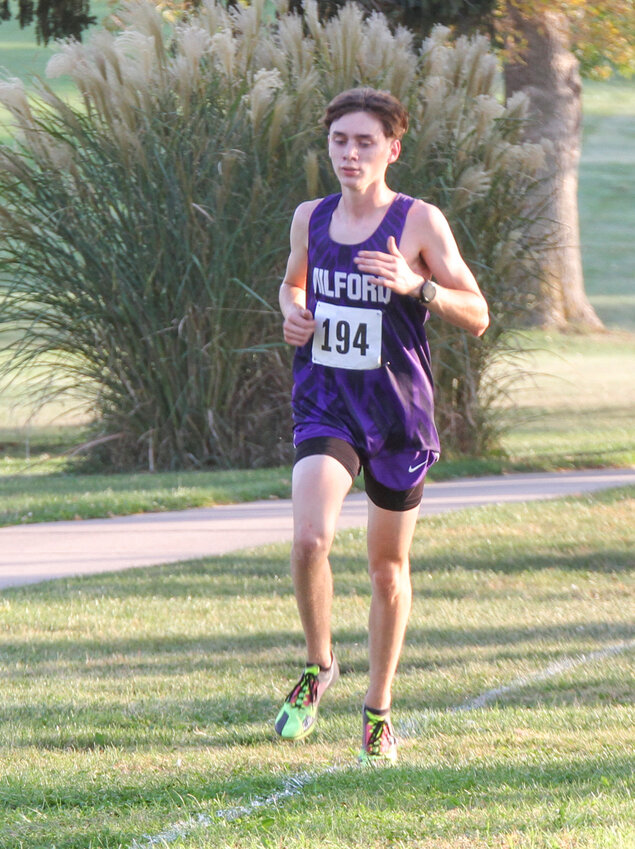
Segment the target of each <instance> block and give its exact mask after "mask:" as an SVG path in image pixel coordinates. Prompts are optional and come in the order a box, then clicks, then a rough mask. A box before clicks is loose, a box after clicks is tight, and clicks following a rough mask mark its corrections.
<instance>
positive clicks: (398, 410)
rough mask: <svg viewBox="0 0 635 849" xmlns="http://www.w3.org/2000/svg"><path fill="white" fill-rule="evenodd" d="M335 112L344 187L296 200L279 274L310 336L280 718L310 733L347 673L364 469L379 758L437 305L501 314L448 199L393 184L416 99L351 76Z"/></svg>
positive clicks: (426, 443) (298, 359)
mask: <svg viewBox="0 0 635 849" xmlns="http://www.w3.org/2000/svg"><path fill="white" fill-rule="evenodd" d="M323 123H324V124H325V126H326V128H327V129H328V150H329V156H330V158H331V162H332V164H333V168H334V170H335V173H336V175H337V178H338V180H339V182H340V186H341V193H340V194H337V195H331V196H329V197H326V198H322V199H318V200H312V201H308V202H306V203H302V204H300V206H299V207H298V208H297V209H296V211H295V214H294V217H293V222H292V224H291V252H290V255H289V260H288V264H287V270H286V274H285V277H284V281H283V283H282V285H281V287H280V308H281V310H282V313H283V316H284V324H283V331H284V338H285V340H286V341H287V342H288V343H289V344H290V345H294V346H295V347H296V353H295V358H294V366H293V375H294V389H293V396H292V407H293V417H294V444H295V447H296V459H295V465H294V469H293V482H292V493H293V518H294V536H293V549H292V553H291V571H292V575H293V582H294V589H295V594H296V599H297V604H298V610H299V614H300V619H301V621H302V626H303V629H304V635H305V639H306V645H307V656H308V661H307V665H306V667H305V669H304V672H303V673H302V675H301V677H300V680H299V681H298V683H297V684H296V686H295V687H294V688H293V690H292V691H291V692H290V693H289V695H288V696H287V699H286V701H285V703H284V705H283V706H282V709H281V710H280V712H279V714H278V716H277V718H276V723H275V727H276V731H277V732H278V733H279V734H280V735H281V736H282V737H283V738H286V739H293V740H297V739H300V738H302V737H305V736H306V735H307V734H309V733H310V732H311V731H312V730H313V729H314V727H315V720H316V717H317V709H318V703H319V701H320V699H321V697H322V695H323V693H324V691H325V690H326V689H327V688H328V687H329V686H331V684H333V683H334V682H335V681H336V680H337V678H338V677H339V670H338V665H337V660H336V659H335V657H334V656H333V653H332V651H331V630H330V615H331V602H332V595H333V583H332V575H331V568H330V564H329V560H328V557H329V552H330V548H331V544H332V541H333V537H334V533H335V525H336V521H337V518H338V515H339V512H340V509H341V507H342V502H343V500H344V497H345V495H346V494H347V492H348V490H349V489H350V487H351V484H352V481H353V480H354V478H355V477H356V476H357V474H358V473H359V471H360V469H361V468H363V469H364V482H365V488H366V493H367V496H368V499H369V504H368V563H369V572H370V580H371V588H372V598H371V605H370V618H369V662H370V670H369V686H368V691H367V693H366V698H365V701H364V707H363V711H362V721H363V732H362V750H361V753H360V758H359V759H360V762H361V763H373V764H374V763H378V762H382V761H387V762H394V761H395V760H396V757H397V747H396V740H395V736H394V733H393V730H392V725H391V722H390V713H389V712H390V706H391V689H392V681H393V677H394V675H395V672H396V669H397V664H398V661H399V655H400V653H401V647H402V643H403V639H404V635H405V630H406V625H407V620H408V615H409V612H410V602H411V584H410V562H409V550H410V544H411V541H412V536H413V533H414V528H415V522H416V520H417V515H418V512H419V503H420V501H421V495H422V491H423V481H424V478H425V475H426V471H427V469H428V468H429V466H430V465H431V464H432V463H434V462H435V460H436V459H437V458H438V452H439V442H438V436H437V432H436V429H435V426H434V417H433V388H432V377H431V369H430V354H429V349H428V343H427V340H426V334H425V330H424V323H425V321H426V319H427V318H428V313H429V312H433V313H436V314H437V315H438V316H440V317H441V318H442V319H445V320H446V321H449V322H450V323H452V324H454V325H456V326H458V327H462V328H464V329H465V330H467V331H469V332H471V333H473V334H474V335H475V336H480V335H481V334H482V333H484V332H485V329H486V328H487V325H488V320H489V319H488V313H487V304H486V302H485V299H484V298H483V296H482V294H481V292H480V290H479V288H478V285H477V283H476V281H475V279H474V277H473V276H472V273H471V272H470V270H469V268H468V267H467V265H466V264H465V262H464V261H463V259H462V258H461V256H460V254H459V250H458V248H457V245H456V242H455V240H454V237H453V236H452V233H451V231H450V228H449V225H448V223H447V221H446V219H445V217H444V216H443V214H442V213H441V212H440V210H439V209H437V208H436V207H434V206H431V205H430V204H428V203H424V202H423V201H421V200H414V199H413V198H411V197H408V196H406V195H403V194H397V193H396V192H394V191H392V189H390V188H389V186H388V185H387V184H386V170H387V168H388V166H389V165H390V164H391V163H392V162H395V161H396V160H397V158H398V157H399V154H400V151H401V141H400V140H401V138H402V136H403V134H404V132H405V131H406V129H407V126H408V115H407V112H406V110H405V108H404V107H403V106H402V104H401V103H400V102H399V101H398V100H396V99H395V98H394V97H392V95H390V94H388V93H386V92H381V91H376V90H374V89H369V88H358V89H351V90H350V91H345V92H343V93H342V94H340V95H338V96H337V97H335V98H334V100H332V101H331V103H330V104H329V105H328V107H327V109H326V113H325V115H324V118H323ZM432 276H434V277H435V278H436V280H437V281H438V282H436V283H433V282H432V281H431V280H430V277H432Z"/></svg>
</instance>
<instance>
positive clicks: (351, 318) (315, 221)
mask: <svg viewBox="0 0 635 849" xmlns="http://www.w3.org/2000/svg"><path fill="white" fill-rule="evenodd" d="M340 197H341V195H339V194H337V195H330V196H328V197H326V198H324V199H323V200H322V201H321V202H320V203H319V204H318V206H317V207H316V208H315V210H314V211H313V214H312V216H311V219H310V222H309V245H308V271H307V289H306V292H307V295H306V299H307V309H309V310H310V311H311V312H312V313H313V314H314V315H315V316H316V320H317V321H318V331H319V332H318V331H316V334H315V339H313V340H311V341H309V342H308V343H307V344H306V345H304V346H302V347H300V348H297V349H296V352H295V358H294V363H293V378H294V388H293V394H292V409H293V420H294V425H295V443H296V445H297V444H299V442H301V441H303V440H304V439H308V438H310V437H311V436H325V435H326V436H341V438H344V439H346V440H347V441H349V442H351V443H352V444H353V445H354V446H355V448H356V449H357V450H358V451H359V453H360V454H361V456H362V458H364V459H365V458H370V457H373V456H377V455H378V454H380V453H385V454H393V453H399V452H402V451H403V450H404V449H406V448H413V449H415V450H424V451H425V450H429V451H431V452H434V453H435V454H436V453H437V452H438V451H439V438H438V435H437V431H436V428H435V425H434V401H433V385H432V373H431V368H430V350H429V347H428V341H427V339H426V334H425V329H424V322H425V321H426V319H427V316H428V313H427V310H426V309H425V307H424V306H423V305H422V304H420V303H418V302H417V301H415V300H414V299H413V298H411V297H408V296H406V295H398V294H396V293H395V292H392V291H390V290H389V289H386V288H385V287H383V286H377V285H375V284H372V283H370V282H369V281H368V280H367V279H366V278H367V276H368V275H364V274H360V273H359V272H358V270H357V267H356V266H355V264H354V262H353V257H354V256H356V255H357V253H358V251H360V250H378V251H384V252H386V251H387V247H386V243H387V241H388V237H389V236H394V237H395V240H396V242H397V245H399V243H400V240H401V235H402V233H403V229H404V225H405V222H406V216H407V214H408V211H409V209H410V207H411V205H412V203H413V198H411V197H408V196H407V195H403V194H398V195H397V196H396V197H395V199H394V200H393V202H392V204H391V206H390V207H389V209H388V211H387V212H386V215H385V216H384V218H383V220H382V222H381V224H380V225H379V227H378V228H377V230H376V231H375V232H374V233H373V235H372V236H370V238H368V239H366V241H364V242H362V243H360V244H356V245H345V244H340V243H338V242H335V241H333V239H331V237H330V235H329V228H330V224H331V217H332V215H333V212H334V210H335V208H336V207H337V204H338V203H339V200H340Z"/></svg>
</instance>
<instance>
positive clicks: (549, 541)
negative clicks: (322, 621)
mask: <svg viewBox="0 0 635 849" xmlns="http://www.w3.org/2000/svg"><path fill="white" fill-rule="evenodd" d="M634 495H635V491H634V490H633V489H632V488H631V489H630V490H615V491H611V492H604V493H601V494H599V495H594V496H585V497H582V498H576V499H567V500H563V501H554V502H545V503H534V504H527V505H525V504H515V505H513V506H509V507H497V508H494V507H489V508H483V509H479V510H471V511H465V512H462V513H456V514H448V515H445V516H438V517H435V518H431V519H426V520H424V521H422V522H420V524H419V526H418V530H417V536H416V540H415V544H414V546H413V552H412V564H413V584H414V604H413V612H412V617H411V623H410V628H409V632H408V637H407V645H406V647H405V650H404V653H403V657H402V663H401V668H400V672H399V675H398V681H397V684H396V688H395V704H394V719H395V722H396V726H397V729H398V731H399V733H400V734H401V735H402V738H403V742H402V744H401V747H400V763H399V766H398V767H397V768H396V769H394V770H390V769H389V770H380V771H376V772H375V771H373V772H371V773H370V774H369V773H366V772H362V771H360V770H359V769H357V768H356V767H355V765H354V763H355V755H356V751H357V747H358V736H359V732H360V718H359V710H360V706H361V700H362V698H363V694H364V689H365V682H366V675H367V653H366V627H367V615H368V601H369V596H368V579H367V577H366V553H365V540H364V534H363V532H360V531H348V532H346V533H343V534H341V535H340V536H339V537H338V539H337V543H336V546H335V548H334V552H333V557H332V562H333V568H334V574H335V587H336V593H337V598H336V603H335V607H334V615H333V627H334V638H335V647H336V651H337V653H338V656H339V659H340V662H341V666H342V671H343V675H342V678H341V680H340V682H339V683H338V685H337V687H335V688H334V689H333V690H332V691H330V692H329V694H328V696H327V697H326V698H325V700H324V704H323V707H322V713H321V719H320V726H319V728H318V730H317V731H316V734H315V736H314V737H313V738H310V739H309V740H308V741H307V742H305V743H303V744H291V745H289V744H285V743H282V742H281V741H278V740H277V739H276V738H275V735H274V734H273V730H272V720H273V717H274V716H275V713H276V712H277V709H278V707H279V704H280V702H281V700H282V699H283V698H284V696H285V695H286V693H287V691H288V689H289V688H290V686H291V684H292V683H293V680H294V678H295V676H296V674H297V671H298V668H299V666H300V665H301V663H302V660H303V648H302V637H301V631H300V628H299V624H298V620H297V613H296V609H295V601H294V599H293V594H292V587H291V582H290V578H289V576H288V555H289V551H288V547H287V546H270V547H267V548H263V549H259V550H251V551H245V552H241V553H238V554H234V555H228V556H225V557H221V558H211V559H206V560H202V561H197V562H190V563H183V564H176V565H170V566H165V567H157V568H152V569H141V570H131V571H129V572H124V573H115V574H106V575H97V576H93V577H89V578H82V579H73V580H63V581H55V582H53V583H49V584H46V583H45V584H41V585H35V586H30V587H26V588H16V589H11V590H7V591H5V592H3V593H2V594H0V653H1V657H2V679H3V680H2V691H3V697H2V703H1V706H0V747H1V756H2V763H3V770H2V775H1V776H0V847H2V849H9V847H11V849H17V847H22V848H23V849H36V847H37V849H44V847H47V849H50V847H52V846H55V847H56V849H71V847H73V849H86V847H89V846H90V847H110V849H113V847H131V846H133V845H134V843H133V841H135V840H137V841H138V843H137V845H138V846H146V845H149V844H148V843H147V841H146V842H144V840H143V839H142V838H143V835H144V834H146V835H154V836H156V835H160V834H164V835H167V837H166V838H165V843H164V845H165V844H166V843H167V845H171V841H172V840H173V837H174V834H175V832H174V831H171V830H170V829H171V827H172V826H173V825H174V824H175V823H178V822H181V823H189V824H188V825H186V826H183V827H182V830H183V829H184V830H185V832H187V836H186V837H185V838H184V839H182V840H180V841H175V842H174V845H175V846H183V847H187V849H193V848H194V847H197V848H198V847H200V849H203V848H204V849H211V847H218V846H223V847H236V849H247V847H285V849H286V847H290V846H297V847H309V846H310V847H314V848H315V847H318V848H321V847H340V846H347V847H395V849H396V847H400V848H401V847H412V848H413V849H414V847H417V848H418V849H456V847H469V849H480V848H481V847H488V849H489V847H501V849H502V847H504V849H511V847H516V849H520V847H522V849H526V847H529V849H533V847H536V849H547V847H549V849H552V848H553V847H559V849H565V847H566V849H570V847H575V848H576V849H604V847H612V849H615V847H620V849H626V847H630V846H631V845H632V841H633V838H634V837H635V833H634V831H633V825H632V823H633V801H632V791H633V786H632V784H633V751H634V749H633V744H634V743H635V740H634V739H633V737H634V735H633V729H634V728H635V723H634V722H633V720H634V718H635V717H634V715H633V706H632V652H631V653H630V654H629V652H627V651H622V652H620V653H616V654H614V655H612V656H607V657H605V658H597V659H595V660H587V662H586V663H585V662H583V661H582V660H580V658H581V655H586V656H587V658H588V657H589V655H591V653H593V652H598V651H601V650H603V649H610V647H612V646H616V645H622V644H624V643H625V642H627V641H631V642H632V640H633V638H634V637H635V633H634V629H633V623H632V616H631V611H632V602H633V591H634V581H633V577H632V572H631V571H629V570H630V567H632V563H633V559H632V552H633V550H634V543H635V539H634V536H635V531H634V528H633V525H632V522H631V521H630V519H631V518H632V509H633V496H634ZM563 658H574V659H575V658H577V659H578V661H579V663H578V665H575V666H572V667H571V668H570V669H568V670H567V669H564V670H563V671H561V672H560V673H559V674H554V675H551V676H550V677H547V679H546V680H538V679H537V676H539V673H540V672H541V671H544V670H545V669H546V668H548V667H549V665H550V664H552V663H554V662H557V661H560V660H562V659H563ZM532 676H533V677H534V678H536V680H533V681H532ZM523 677H525V678H526V679H527V680H526V684H525V686H520V685H516V686H514V687H512V689H510V690H509V691H507V692H504V693H502V694H501V695H500V696H499V697H498V698H496V699H493V700H492V702H491V704H489V705H488V706H487V707H484V708H480V709H476V710H468V711H457V710H455V708H456V707H458V706H461V705H465V704H466V703H468V704H469V701H470V700H473V699H475V698H476V697H478V696H479V695H481V694H483V693H484V692H487V691H489V690H491V689H493V688H500V687H504V686H505V685H509V684H511V683H512V682H515V681H518V679H519V678H523ZM333 767H335V769H333ZM307 773H309V774H310V775H309V776H307ZM311 776H312V777H311ZM293 777H296V778H298V777H299V778H300V779H301V780H302V781H305V782H306V784H305V786H304V787H303V788H302V791H301V792H297V793H295V795H292V796H289V797H287V798H285V797H282V798H281V799H279V801H278V802H277V803H274V802H273V801H269V802H268V803H267V802H266V801H265V803H264V804H262V805H260V806H259V807H255V808H254V807H252V809H250V810H248V811H247V812H246V813H245V814H244V815H243V816H242V817H238V818H236V819H233V820H228V819H224V818H222V817H219V816H218V815H217V811H218V810H219V809H233V808H235V806H240V805H245V806H249V805H250V803H252V802H253V801H254V800H256V801H259V800H260V801H263V800H266V799H267V797H269V796H270V795H271V794H274V793H279V792H280V791H281V790H283V789H284V786H285V781H288V779H289V778H293ZM198 815H204V817H205V818H204V819H203V820H202V821H200V822H199V824H198V826H197V825H196V817H197V816H198ZM170 835H171V836H170ZM168 838H169V839H168ZM154 845H161V844H160V841H158V840H157V842H156V843H155V844H154Z"/></svg>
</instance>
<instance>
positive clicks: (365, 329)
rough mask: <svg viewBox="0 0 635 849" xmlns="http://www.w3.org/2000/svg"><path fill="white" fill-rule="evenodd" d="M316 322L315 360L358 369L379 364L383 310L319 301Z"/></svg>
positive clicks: (374, 366) (337, 366)
mask: <svg viewBox="0 0 635 849" xmlns="http://www.w3.org/2000/svg"><path fill="white" fill-rule="evenodd" d="M315 321H316V323H317V326H316V328H315V334H314V336H313V352H312V353H313V362H314V363H319V364H320V365H322V366H331V367H332V368H346V369H355V370H357V371H361V370H365V369H373V368H379V367H380V365H381V322H382V313H381V310H370V309H362V308H359V307H342V306H338V305H337V304H329V303H325V302H324V301H318V303H317V306H316V309H315Z"/></svg>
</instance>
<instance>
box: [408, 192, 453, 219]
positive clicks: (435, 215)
mask: <svg viewBox="0 0 635 849" xmlns="http://www.w3.org/2000/svg"><path fill="white" fill-rule="evenodd" d="M409 216H411V217H412V218H413V219H414V220H415V221H416V223H417V224H433V223H434V222H436V221H439V220H441V219H445V215H444V214H443V213H442V212H441V210H440V209H439V207H438V206H435V205H434V204H433V203H428V202H427V201H425V200H422V199H421V198H415V199H414V203H413V204H412V206H411V207H410V212H409Z"/></svg>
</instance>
